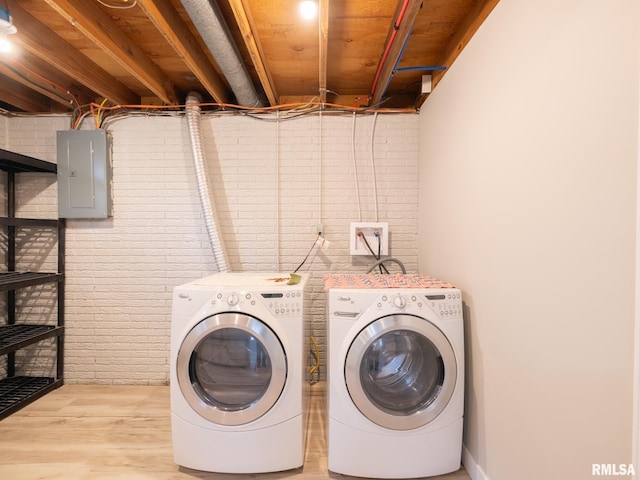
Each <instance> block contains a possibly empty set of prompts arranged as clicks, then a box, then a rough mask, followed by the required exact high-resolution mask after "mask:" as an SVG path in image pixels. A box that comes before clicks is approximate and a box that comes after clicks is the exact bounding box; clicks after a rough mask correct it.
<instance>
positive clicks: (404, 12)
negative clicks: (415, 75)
mask: <svg viewBox="0 0 640 480" xmlns="http://www.w3.org/2000/svg"><path fill="white" fill-rule="evenodd" d="M421 5H422V0H400V1H399V2H398V6H397V8H396V12H395V14H394V15H393V22H392V23H391V26H390V27H389V32H388V33H387V40H386V41H385V44H384V50H383V53H382V56H381V58H380V65H379V66H378V71H377V73H376V77H375V78H374V80H373V85H372V87H371V99H370V101H369V105H377V104H378V103H380V100H381V99H382V96H383V95H384V93H385V91H386V89H387V85H388V84H389V82H390V81H391V77H392V76H393V74H394V71H393V70H394V68H395V66H396V63H397V62H398V60H399V59H400V56H401V55H402V50H403V47H404V44H405V42H406V41H407V39H408V38H409V35H411V30H412V29H413V24H414V23H415V21H416V17H417V16H418V12H419V11H420V7H421Z"/></svg>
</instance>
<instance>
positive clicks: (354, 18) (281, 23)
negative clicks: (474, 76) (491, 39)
mask: <svg viewBox="0 0 640 480" xmlns="http://www.w3.org/2000/svg"><path fill="white" fill-rule="evenodd" d="M298 1H299V0H296V1H294V2H292V1H286V0H218V1H217V3H216V1H215V0H211V2H212V3H214V4H216V5H217V8H216V9H215V10H218V11H219V13H220V15H219V16H221V17H223V19H224V23H226V25H227V26H228V31H229V33H230V40H231V42H230V46H229V47H228V48H227V49H226V50H227V51H229V52H230V51H232V50H237V52H238V54H239V58H240V60H241V65H243V66H244V70H245V71H246V73H247V75H248V79H249V83H250V85H252V86H253V88H254V89H255V92H256V95H257V97H258V98H259V99H260V103H259V104H258V105H243V101H242V98H241V95H240V94H238V93H236V92H237V90H236V80H235V79H234V75H232V74H230V73H229V71H226V70H225V68H226V69H228V67H225V66H224V64H223V62H221V61H220V60H219V59H217V58H216V56H215V55H216V54H215V52H214V53H212V52H211V51H210V48H209V47H208V46H207V45H210V43H208V40H207V35H209V34H210V32H209V31H208V30H210V29H211V28H213V27H211V28H210V27H209V26H208V25H207V27H206V30H207V31H205V32H204V33H203V32H202V30H203V28H202V27H200V31H199V29H198V27H197V26H196V25H197V24H198V21H196V22H193V21H192V19H191V17H190V14H191V15H193V14H192V9H193V6H194V5H196V6H197V8H206V9H210V8H211V7H210V5H209V3H208V0H204V1H202V0H185V1H182V0H0V8H5V9H8V11H9V12H10V14H11V16H12V18H13V24H14V26H15V27H16V28H17V33H15V34H12V35H4V34H3V33H0V40H1V37H3V36H4V37H6V39H7V40H9V41H10V42H11V43H12V49H11V50H10V51H9V52H6V53H0V85H1V87H2V88H0V109H3V110H4V111H5V112H28V113H42V112H69V111H75V112H78V111H82V110H83V109H86V108H87V107H86V106H87V105H90V104H92V103H97V104H102V105H110V106H112V105H122V106H134V105H135V106H142V105H144V106H163V105H164V106H178V105H181V104H183V103H184V101H185V98H186V96H187V94H188V93H189V92H192V91H194V92H199V93H200V94H201V95H202V97H203V102H206V103H210V104H227V105H237V106H244V107H247V108H248V107H251V108H256V109H257V108H258V107H260V108H266V109H283V110H284V109H290V108H293V107H295V106H299V105H300V104H308V103H309V102H312V103H313V104H317V105H321V106H323V108H327V109H331V108H334V109H337V108H342V107H345V108H349V109H352V108H354V107H355V108H357V109H376V108H379V109H400V110H406V111H414V110H416V109H419V108H420V106H421V105H422V103H423V102H424V101H425V99H426V97H427V95H428V94H424V93H422V77H423V75H432V85H433V88H435V86H436V85H437V84H438V82H439V81H440V79H441V78H442V76H443V75H445V74H446V72H447V69H448V68H450V67H451V65H452V64H453V62H454V61H455V59H456V58H457V56H458V55H459V54H460V52H461V51H462V49H463V48H464V47H465V45H466V44H467V43H468V42H469V40H470V39H471V37H472V36H473V34H474V33H475V32H476V30H477V29H478V28H479V26H480V25H481V24H482V22H483V21H484V20H485V19H486V17H487V16H488V15H489V14H490V12H491V10H492V9H493V8H494V7H495V5H496V4H497V3H498V0H317V5H318V15H317V17H316V18H315V19H313V20H304V19H302V18H301V17H300V15H299V11H298ZM3 3H4V5H3ZM218 58H219V57H218ZM239 97H240V98H239ZM212 107H217V106H216V105H212Z"/></svg>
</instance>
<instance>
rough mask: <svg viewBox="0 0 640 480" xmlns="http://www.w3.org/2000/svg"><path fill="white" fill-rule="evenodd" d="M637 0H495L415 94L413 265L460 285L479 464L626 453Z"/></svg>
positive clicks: (476, 472) (549, 468) (503, 467)
mask: <svg viewBox="0 0 640 480" xmlns="http://www.w3.org/2000/svg"><path fill="white" fill-rule="evenodd" d="M639 6H640V5H639V4H638V2H636V1H635V0H613V1H607V2H603V1H601V0H563V1H557V0H539V1H535V2H532V1H529V0H503V1H502V2H500V3H499V4H498V5H497V7H496V8H495V10H494V11H493V13H492V14H491V15H490V16H489V18H488V19H487V21H486V22H485V24H484V25H483V26H482V27H481V28H480V30H479V31H478V33H477V34H476V36H475V37H474V38H473V39H472V41H471V43H470V44H469V45H468V47H467V48H466V49H465V51H464V52H463V53H462V55H461V56H460V57H459V59H458V60H457V62H456V63H455V65H454V66H453V67H452V68H451V70H450V71H449V72H448V73H447V75H446V76H445V77H444V79H443V81H442V82H441V83H440V84H439V85H438V86H437V88H436V90H435V92H434V93H433V94H432V95H431V96H430V97H429V99H428V100H427V102H426V103H425V105H424V107H423V109H422V112H421V126H420V135H421V163H420V165H421V169H420V176H421V177H420V178H421V183H420V228H419V245H418V249H419V253H418V255H419V268H420V270H421V271H422V272H424V273H430V274H433V275H435V276H439V277H442V278H443V279H445V280H447V281H450V282H452V283H455V284H456V285H457V286H458V287H460V288H461V289H462V290H463V292H464V301H465V304H466V319H465V324H466V325H465V326H466V339H467V354H468V358H467V366H468V378H467V394H466V420H465V422H466V423H465V425H466V426H465V437H464V438H465V449H466V454H465V457H466V458H465V460H466V464H467V467H468V469H469V471H470V472H471V474H472V477H473V478H474V479H490V480H511V479H515V478H517V479H519V480H539V479H548V480H551V479H558V480H560V479H583V478H591V475H592V464H594V463H597V464H599V463H607V464H610V463H615V464H629V463H631V461H632V455H631V450H632V410H633V409H632V390H633V333H634V268H635V260H634V257H635V253H634V252H635V206H636V162H637V156H638V152H637V143H638V142H637V134H638V86H639V84H638V45H639V39H638V32H640V28H639V22H638V21H639V19H640V17H639V15H638V13H640V10H639Z"/></svg>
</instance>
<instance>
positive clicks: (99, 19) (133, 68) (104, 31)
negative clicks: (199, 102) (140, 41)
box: [44, 0, 178, 105]
mask: <svg viewBox="0 0 640 480" xmlns="http://www.w3.org/2000/svg"><path fill="white" fill-rule="evenodd" d="M44 1H45V2H46V3H47V4H48V5H49V6H50V7H52V8H53V9H54V10H56V11H57V12H58V13H60V15H62V16H63V17H64V18H66V19H67V20H68V21H69V23H70V24H71V25H73V26H74V27H76V28H77V29H78V30H80V31H81V32H82V33H83V34H84V35H85V36H86V37H87V38H88V39H89V40H90V41H92V42H93V43H94V44H96V45H97V46H98V47H100V48H101V49H102V50H103V51H105V52H106V53H107V54H109V55H110V56H111V57H113V58H114V59H115V60H117V61H118V62H120V64H121V65H122V66H123V67H124V68H126V69H127V70H128V71H129V72H130V73H131V74H132V75H133V76H135V77H136V78H137V79H138V80H139V81H140V82H142V83H143V84H144V85H145V86H146V87H147V88H149V90H151V91H152V92H153V93H154V94H156V95H157V96H158V97H159V98H160V99H161V100H162V101H163V102H165V103H166V104H168V105H177V104H178V98H177V94H176V91H175V87H174V86H173V83H172V82H171V81H170V80H169V78H167V76H166V75H165V74H164V73H163V72H162V70H161V69H160V68H159V67H158V66H157V65H156V64H155V63H153V61H151V59H150V58H149V57H148V56H147V55H146V54H145V53H144V52H143V51H142V49H141V48H140V47H139V46H138V45H137V44H135V43H134V42H132V41H131V40H130V39H129V37H127V35H126V34H125V33H124V32H123V31H122V30H121V29H120V28H119V27H118V26H117V25H116V23H115V22H114V21H113V20H111V18H109V16H108V15H106V14H105V13H104V12H103V11H102V10H101V9H100V7H99V6H98V3H97V2H93V1H91V2H90V1H87V0H44Z"/></svg>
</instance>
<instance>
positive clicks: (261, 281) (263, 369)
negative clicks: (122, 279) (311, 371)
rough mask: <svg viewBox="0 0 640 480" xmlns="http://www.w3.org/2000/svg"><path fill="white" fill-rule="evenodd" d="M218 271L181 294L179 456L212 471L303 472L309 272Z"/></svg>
mask: <svg viewBox="0 0 640 480" xmlns="http://www.w3.org/2000/svg"><path fill="white" fill-rule="evenodd" d="M295 278H296V279H297V280H299V282H298V283H296V284H293V285H290V284H288V283H290V282H291V280H290V275H288V274H282V273H219V274H214V275H211V276H208V277H205V278H202V279H199V280H195V281H192V282H189V283H187V284H184V285H180V286H178V287H175V288H174V291H173V307H172V321H171V352H170V362H171V365H170V392H171V428H172V440H173V453H174V460H175V462H176V463H177V464H178V465H181V466H184V467H188V468H192V469H196V470H203V471H208V472H221V473H262V472H274V471H281V470H289V469H293V468H298V467H300V466H302V464H303V460H304V447H305V429H306V418H305V417H306V416H307V412H308V389H307V386H308V382H307V381H306V376H307V375H306V365H307V364H306V361H305V352H308V351H309V350H308V348H307V346H308V343H307V339H308V338H309V336H308V334H309V331H308V315H307V304H308V302H307V301H306V300H305V295H306V283H307V279H306V277H305V275H299V276H296V277H295Z"/></svg>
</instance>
